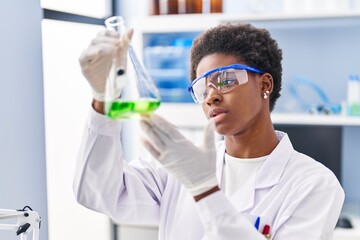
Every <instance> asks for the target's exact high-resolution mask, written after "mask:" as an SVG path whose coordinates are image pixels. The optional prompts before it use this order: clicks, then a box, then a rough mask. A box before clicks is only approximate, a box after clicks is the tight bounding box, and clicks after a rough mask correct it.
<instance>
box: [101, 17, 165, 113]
mask: <svg viewBox="0 0 360 240" xmlns="http://www.w3.org/2000/svg"><path fill="white" fill-rule="evenodd" d="M105 26H106V28H107V29H109V30H113V31H117V32H119V33H120V37H123V35H124V34H125V32H126V28H125V24H124V19H123V18H122V17H121V16H114V17H110V18H108V19H106V20H105ZM128 54H129V56H130V59H131V62H132V66H133V67H134V70H135V73H136V79H135V84H134V83H132V82H131V81H132V79H128V78H130V77H131V76H130V74H128V69H127V66H126V60H125V61H116V59H114V60H113V66H112V68H111V70H110V73H109V77H108V79H107V82H106V88H105V114H106V115H107V116H108V117H110V118H112V119H117V120H121V119H128V118H132V117H135V116H138V115H141V114H151V113H152V112H153V111H155V110H156V109H157V108H158V107H159V105H160V94H159V91H158V89H157V88H156V86H155V84H154V83H153V81H152V79H151V77H150V75H149V74H148V73H147V71H146V69H145V67H144V65H143V64H142V62H141V61H140V60H139V59H138V57H137V56H136V53H135V50H134V48H133V47H132V45H131V44H130V45H129V51H128ZM119 62H123V63H124V64H122V65H120V66H119ZM124 87H127V88H132V89H127V91H126V93H124V91H123V90H124Z"/></svg>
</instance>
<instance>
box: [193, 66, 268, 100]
mask: <svg viewBox="0 0 360 240" xmlns="http://www.w3.org/2000/svg"><path fill="white" fill-rule="evenodd" d="M247 71H250V72H253V73H259V74H262V73H263V72H262V71H261V70H259V69H256V68H253V67H249V66H246V65H242V64H233V65H229V66H224V67H220V68H216V69H213V70H210V71H208V72H206V73H204V74H202V75H201V76H199V77H198V78H196V79H195V80H194V81H192V83H191V84H190V86H189V88H188V90H189V92H190V93H191V96H192V97H193V99H194V101H195V102H197V103H203V102H204V101H205V99H206V96H207V95H208V92H209V90H210V89H211V88H214V89H216V90H217V91H219V92H220V93H227V92H229V91H231V90H232V89H234V88H235V87H237V86H239V85H242V84H244V83H247V81H248V74H247Z"/></svg>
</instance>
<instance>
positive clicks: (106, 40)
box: [90, 36, 120, 47]
mask: <svg viewBox="0 0 360 240" xmlns="http://www.w3.org/2000/svg"><path fill="white" fill-rule="evenodd" d="M102 43H108V44H112V45H114V47H117V46H118V45H120V39H119V38H114V37H104V36H101V37H96V38H94V39H93V40H91V44H90V46H96V45H98V44H102Z"/></svg>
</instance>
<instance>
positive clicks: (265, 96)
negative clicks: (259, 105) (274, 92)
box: [263, 90, 270, 99]
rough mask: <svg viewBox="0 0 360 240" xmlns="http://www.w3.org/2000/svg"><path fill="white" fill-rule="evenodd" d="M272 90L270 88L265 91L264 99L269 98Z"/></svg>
mask: <svg viewBox="0 0 360 240" xmlns="http://www.w3.org/2000/svg"><path fill="white" fill-rule="evenodd" d="M269 93H270V92H269V91H268V90H266V91H265V92H264V96H263V98H264V99H267V98H268V94H269Z"/></svg>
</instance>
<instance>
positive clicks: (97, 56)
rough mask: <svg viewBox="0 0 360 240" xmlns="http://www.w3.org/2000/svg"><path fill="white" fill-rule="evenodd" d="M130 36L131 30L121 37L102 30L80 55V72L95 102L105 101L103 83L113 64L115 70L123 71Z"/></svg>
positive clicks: (112, 32)
mask: <svg viewBox="0 0 360 240" xmlns="http://www.w3.org/2000/svg"><path fill="white" fill-rule="evenodd" d="M132 34H133V30H132V29H130V30H128V31H127V32H126V33H125V34H123V35H122V36H121V37H120V35H119V33H118V32H115V31H111V30H104V31H102V32H100V33H99V34H98V35H97V36H96V37H95V38H94V39H93V40H92V41H91V43H90V45H89V46H88V47H87V48H86V49H85V50H84V51H83V52H82V54H81V55H80V58H79V62H80V66H81V71H82V73H83V75H84V77H85V78H86V79H87V80H88V82H89V83H90V86H91V87H92V90H93V97H94V98H95V99H96V100H98V101H101V102H103V101H104V99H105V83H106V79H107V78H108V76H109V73H110V69H111V67H112V65H113V63H114V66H115V68H116V70H119V69H121V70H122V71H125V69H126V62H127V52H128V47H129V43H130V40H131V38H132Z"/></svg>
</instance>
